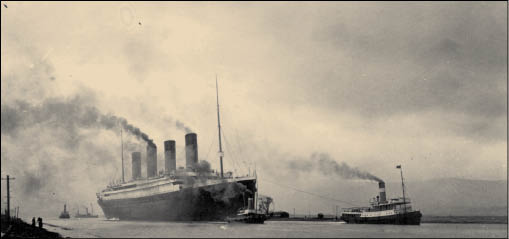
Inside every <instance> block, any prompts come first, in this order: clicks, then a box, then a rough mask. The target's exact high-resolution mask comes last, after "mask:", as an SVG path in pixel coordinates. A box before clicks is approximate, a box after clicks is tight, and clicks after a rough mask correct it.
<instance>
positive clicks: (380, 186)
mask: <svg viewBox="0 0 509 239" xmlns="http://www.w3.org/2000/svg"><path fill="white" fill-rule="evenodd" d="M378 189H379V190H380V202H381V203H383V202H386V201H387V199H386V198H385V183H384V182H378Z"/></svg>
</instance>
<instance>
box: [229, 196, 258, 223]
mask: <svg viewBox="0 0 509 239" xmlns="http://www.w3.org/2000/svg"><path fill="white" fill-rule="evenodd" d="M266 219H267V216H266V215H265V214H264V213H259V212H257V210H256V209H255V208H254V207H253V199H252V198H249V199H248V207H247V208H245V209H244V208H242V209H240V210H239V211H238V213H237V215H235V216H233V217H227V218H226V221H227V222H228V223H232V222H240V223H252V224H263V223H264V222H265V220H266Z"/></svg>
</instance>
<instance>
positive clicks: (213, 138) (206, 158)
mask: <svg viewBox="0 0 509 239" xmlns="http://www.w3.org/2000/svg"><path fill="white" fill-rule="evenodd" d="M215 139H216V137H212V142H211V143H210V146H209V151H208V152H207V156H206V157H205V161H208V159H209V154H210V150H211V149H212V145H213V144H214V142H216V140H215Z"/></svg>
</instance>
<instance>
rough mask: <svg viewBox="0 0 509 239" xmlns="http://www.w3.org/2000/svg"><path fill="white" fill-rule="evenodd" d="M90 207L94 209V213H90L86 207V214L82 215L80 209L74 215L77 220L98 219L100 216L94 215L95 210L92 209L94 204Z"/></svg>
mask: <svg viewBox="0 0 509 239" xmlns="http://www.w3.org/2000/svg"><path fill="white" fill-rule="evenodd" d="M90 207H91V209H92V213H88V208H87V207H85V211H86V213H85V214H80V208H79V207H78V211H77V212H76V214H75V215H74V217H75V218H98V217H99V215H94V208H93V207H92V204H90Z"/></svg>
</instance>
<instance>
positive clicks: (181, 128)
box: [175, 120, 193, 134]
mask: <svg viewBox="0 0 509 239" xmlns="http://www.w3.org/2000/svg"><path fill="white" fill-rule="evenodd" d="M175 126H176V127H177V129H180V130H183V131H185V132H186V134H189V133H192V132H193V131H192V130H191V128H189V127H188V126H186V125H185V124H184V123H182V122H181V121H179V120H176V121H175Z"/></svg>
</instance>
